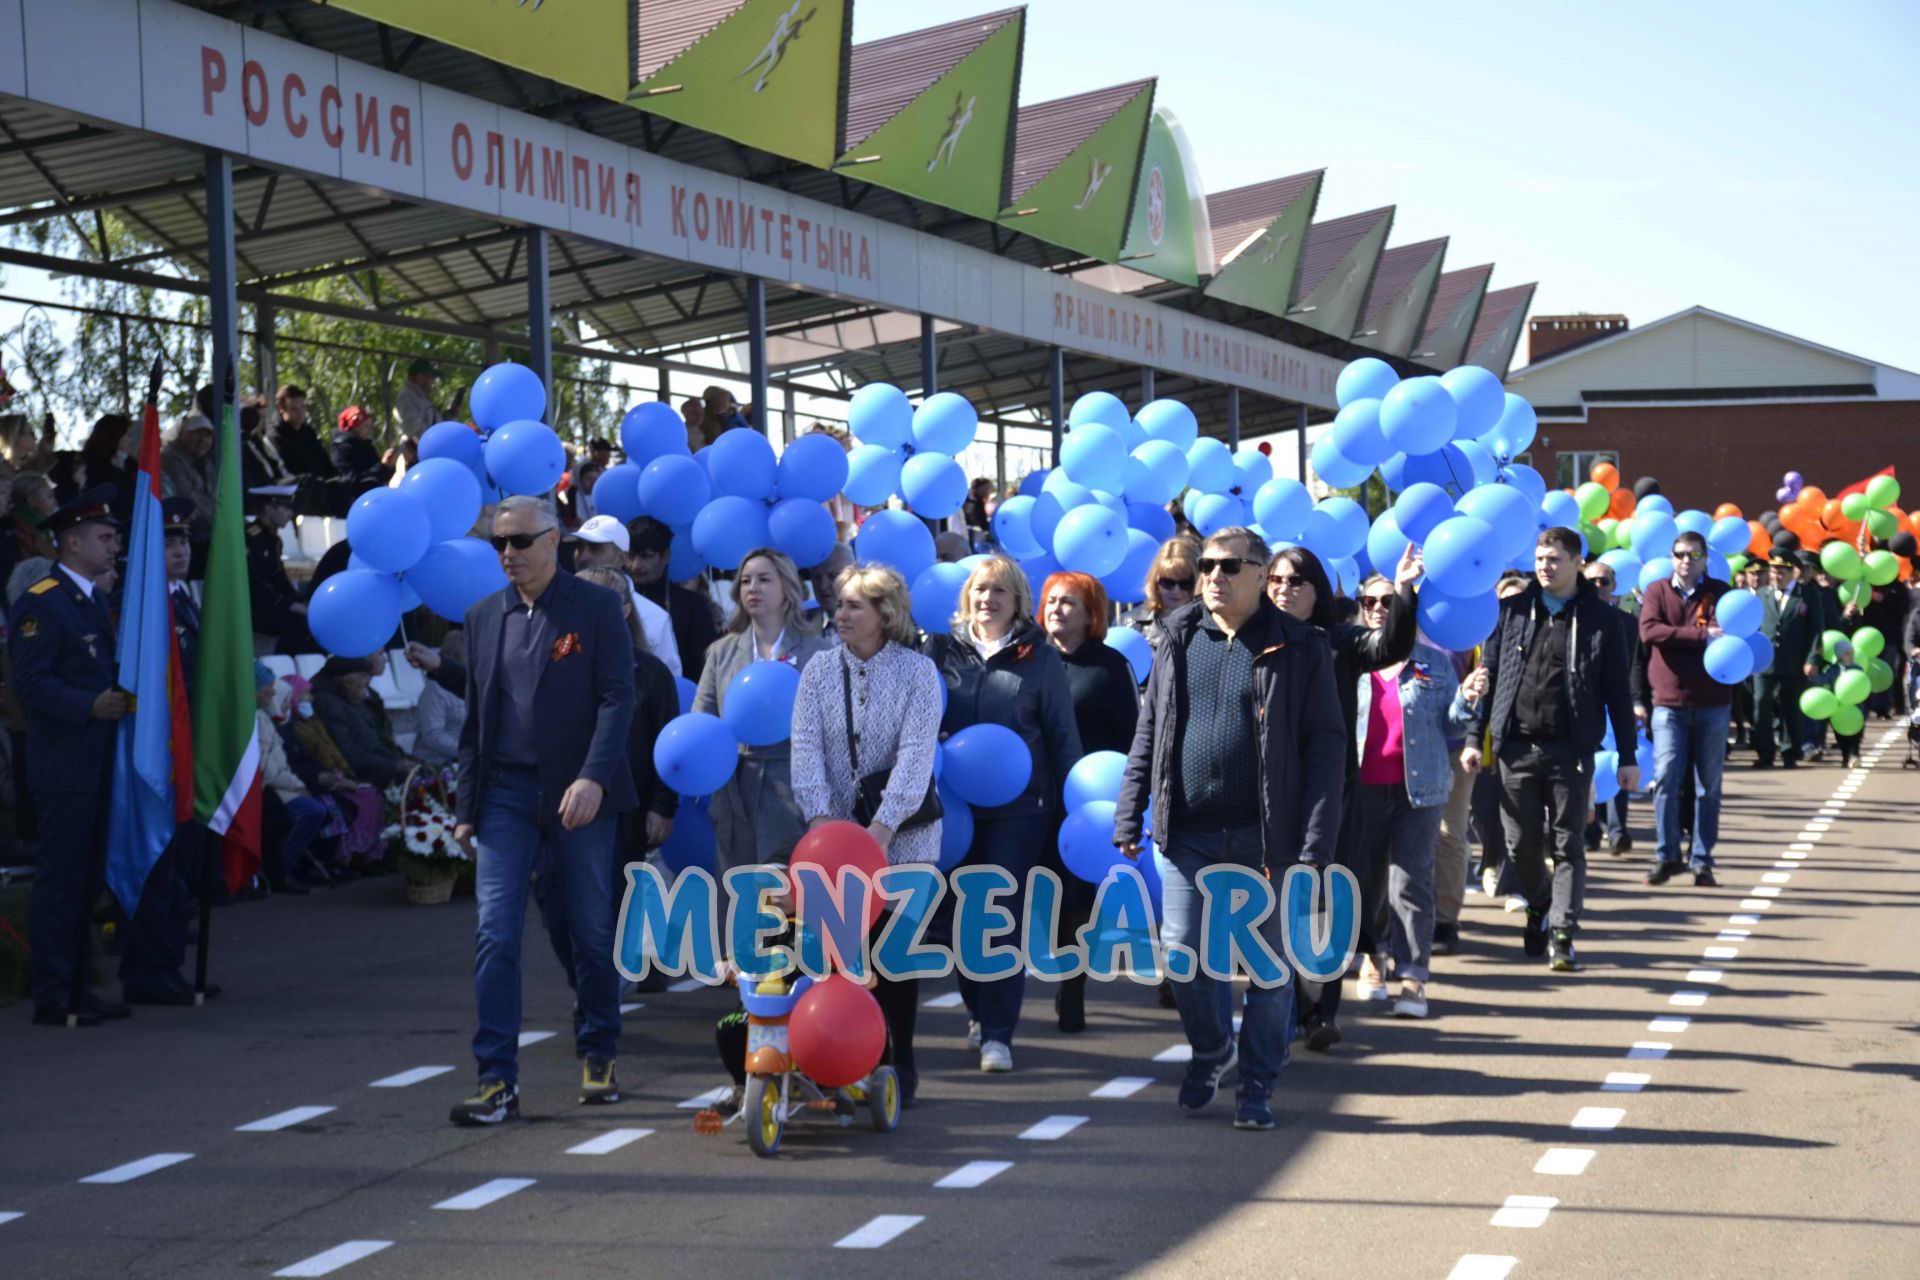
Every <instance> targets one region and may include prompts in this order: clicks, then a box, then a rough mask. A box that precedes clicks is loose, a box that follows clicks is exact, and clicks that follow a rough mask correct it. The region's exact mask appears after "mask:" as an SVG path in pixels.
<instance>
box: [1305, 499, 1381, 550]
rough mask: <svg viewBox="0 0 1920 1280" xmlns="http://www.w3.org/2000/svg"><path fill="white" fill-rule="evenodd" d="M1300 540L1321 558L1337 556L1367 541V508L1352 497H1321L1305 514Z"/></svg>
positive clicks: (1363, 544)
mask: <svg viewBox="0 0 1920 1280" xmlns="http://www.w3.org/2000/svg"><path fill="white" fill-rule="evenodd" d="M1301 541H1302V542H1304V543H1306V544H1307V546H1308V547H1310V548H1311V549H1312V550H1313V553H1314V554H1315V555H1317V556H1319V557H1320V558H1321V559H1323V560H1325V559H1334V560H1338V559H1340V558H1341V557H1342V556H1350V555H1352V554H1353V553H1354V552H1356V551H1358V550H1359V549H1360V548H1361V547H1364V546H1366V545H1367V509H1366V508H1365V507H1363V506H1361V505H1360V504H1359V503H1357V502H1355V501H1354V500H1353V499H1352V498H1343V497H1340V496H1339V495H1337V494H1336V495H1335V496H1333V497H1331V498H1322V499H1320V501H1319V502H1318V503H1316V504H1315V505H1314V508H1313V514H1311V515H1309V516H1308V517H1307V530H1306V533H1305V535H1304V536H1303V537H1302V538H1301Z"/></svg>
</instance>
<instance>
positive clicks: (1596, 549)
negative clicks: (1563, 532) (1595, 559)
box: [1580, 520, 1613, 556]
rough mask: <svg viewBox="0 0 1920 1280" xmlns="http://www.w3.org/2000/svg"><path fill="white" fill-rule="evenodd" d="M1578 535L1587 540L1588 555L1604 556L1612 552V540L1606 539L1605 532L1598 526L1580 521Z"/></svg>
mask: <svg viewBox="0 0 1920 1280" xmlns="http://www.w3.org/2000/svg"><path fill="white" fill-rule="evenodd" d="M1580 533H1581V536H1583V537H1584V538H1586V540H1587V554H1588V555H1594V556H1598V555H1604V554H1606V553H1607V552H1609V551H1611V550H1613V541H1612V539H1610V538H1608V537H1607V531H1606V530H1605V529H1602V528H1601V527H1600V526H1599V525H1597V524H1588V523H1587V522H1586V521H1585V520H1582V521H1581V522H1580Z"/></svg>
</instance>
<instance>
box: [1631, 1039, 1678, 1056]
mask: <svg viewBox="0 0 1920 1280" xmlns="http://www.w3.org/2000/svg"><path fill="white" fill-rule="evenodd" d="M1671 1052H1673V1046H1672V1045H1670V1044H1668V1043H1667V1042H1666V1041H1664V1040H1635V1041H1634V1042H1633V1048H1631V1049H1629V1050H1627V1056H1628V1057H1629V1058H1636V1059H1649V1058H1664V1057H1666V1056H1667V1055H1668V1054H1669V1053H1671Z"/></svg>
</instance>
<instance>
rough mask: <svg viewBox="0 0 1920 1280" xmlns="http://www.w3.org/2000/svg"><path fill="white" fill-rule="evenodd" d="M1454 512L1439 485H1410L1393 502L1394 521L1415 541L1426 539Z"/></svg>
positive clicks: (1451, 504)
mask: <svg viewBox="0 0 1920 1280" xmlns="http://www.w3.org/2000/svg"><path fill="white" fill-rule="evenodd" d="M1452 514H1453V503H1452V501H1450V500H1449V499H1448V497H1447V494H1446V490H1444V489H1442V488H1440V486H1439V485H1433V484H1425V483H1422V484H1412V485H1408V486H1407V487H1406V488H1405V489H1403V490H1402V491H1401V493H1400V497H1399V499H1398V500H1397V501H1396V502H1395V503H1394V504H1393V522H1394V523H1395V524H1397V525H1399V526H1400V531H1401V532H1402V533H1404V534H1406V535H1407V537H1408V538H1410V539H1412V540H1413V541H1414V542H1424V541H1426V537H1427V535H1428V534H1429V533H1431V532H1433V527H1434V526H1435V525H1437V524H1439V523H1440V522H1441V521H1442V520H1445V519H1447V518H1448V517H1449V516H1451V515H1452ZM1374 563H1376V564H1378V563H1380V561H1378V560H1376V561H1374Z"/></svg>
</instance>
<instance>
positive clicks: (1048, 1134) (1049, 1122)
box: [1020, 1116, 1087, 1142]
mask: <svg viewBox="0 0 1920 1280" xmlns="http://www.w3.org/2000/svg"><path fill="white" fill-rule="evenodd" d="M1086 1122H1087V1118H1086V1117H1085V1116H1048V1117H1047V1118H1046V1119H1045V1120H1042V1121H1041V1122H1040V1123H1039V1124H1036V1125H1031V1126H1029V1127H1028V1128H1027V1129H1026V1130H1025V1131H1024V1132H1022V1133H1021V1134H1020V1136H1021V1137H1022V1138H1023V1139H1025V1140H1026V1141H1028V1142H1052V1141H1053V1140H1054V1139H1056V1138H1064V1137H1066V1136H1067V1135H1068V1134H1070V1133H1072V1132H1073V1131H1074V1130H1075V1129H1078V1128H1079V1127H1080V1126H1081V1125H1083V1124H1085V1123H1086Z"/></svg>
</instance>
